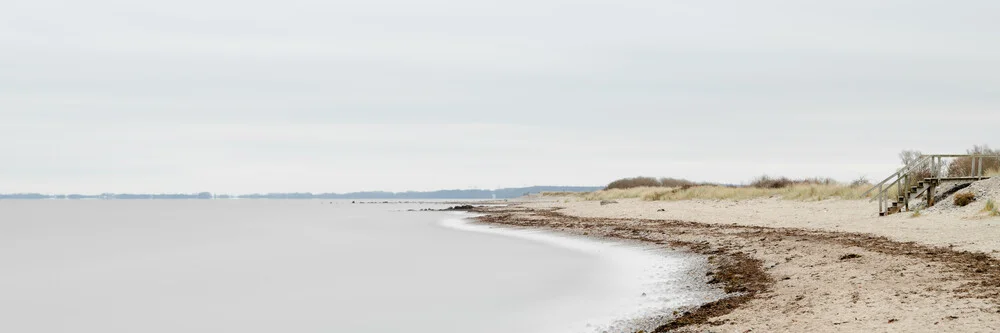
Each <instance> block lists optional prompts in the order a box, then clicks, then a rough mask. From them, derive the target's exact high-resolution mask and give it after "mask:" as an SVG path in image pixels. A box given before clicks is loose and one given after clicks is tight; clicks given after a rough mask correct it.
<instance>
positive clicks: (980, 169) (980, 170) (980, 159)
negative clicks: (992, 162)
mask: <svg viewBox="0 0 1000 333" xmlns="http://www.w3.org/2000/svg"><path fill="white" fill-rule="evenodd" d="M983 175H984V173H983V157H982V156H980V157H979V174H978V175H977V176H979V178H983Z"/></svg>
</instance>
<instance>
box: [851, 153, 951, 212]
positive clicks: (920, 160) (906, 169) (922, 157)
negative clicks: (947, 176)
mask: <svg viewBox="0 0 1000 333" xmlns="http://www.w3.org/2000/svg"><path fill="white" fill-rule="evenodd" d="M933 156H934V155H920V158H918V159H916V160H914V161H913V162H910V164H907V165H904V166H903V167H902V168H899V170H896V172H895V173H893V174H892V175H890V176H889V177H887V178H886V179H885V180H883V181H881V182H879V183H878V184H875V186H872V188H870V189H868V190H867V191H865V193H862V194H861V196H862V197H864V196H866V195H868V194H869V193H871V192H872V191H874V190H875V189H876V188H880V187H881V186H882V185H885V183H887V182H889V181H890V180H893V179H895V178H896V177H898V176H899V175H900V174H902V173H903V172H909V171H910V169H912V168H913V167H915V166H916V165H917V164H923V163H924V162H926V160H927V159H930V158H931V157H933ZM886 190H888V188H885V189H883V190H882V191H880V192H879V194H882V192H885V191H886ZM874 200H875V198H872V199H871V200H868V202H872V201H874Z"/></svg>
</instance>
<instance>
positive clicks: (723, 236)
mask: <svg viewBox="0 0 1000 333" xmlns="http://www.w3.org/2000/svg"><path fill="white" fill-rule="evenodd" d="M994 181H997V180H996V179H995V180H994ZM980 206H982V203H979V204H978V206H977V205H975V204H974V205H970V206H969V207H963V208H954V207H950V208H949V207H945V208H940V209H935V208H931V209H928V210H926V212H925V213H923V215H922V216H920V217H917V218H914V217H911V215H910V214H896V215H893V216H889V217H878V216H877V215H878V214H877V203H869V202H868V201H867V200H825V201H812V202H809V201H791V200H781V199H778V198H765V199H753V200H744V201H733V200H686V201H642V200H638V199H626V200H618V201H617V203H614V204H607V205H602V204H601V203H600V202H597V201H583V200H577V199H573V198H558V197H535V198H530V199H526V200H524V201H521V202H518V203H517V204H514V205H511V206H508V207H492V208H480V209H479V211H480V212H482V213H485V214H487V215H485V216H483V217H481V218H480V221H482V222H485V223H494V224H502V225H510V226H520V227H532V228H544V229H550V230H558V231H561V232H567V233H574V234H581V235H588V236H597V237H612V238H618V239H628V240H638V241H643V242H648V243H651V244H656V245H657V246H663V247H671V248H682V249H687V250H690V251H693V252H697V253H701V254H704V255H706V256H708V258H709V261H710V262H711V263H712V264H713V265H714V266H715V271H714V272H713V273H711V275H710V276H707V277H706V279H707V280H708V281H710V282H711V283H712V284H715V285H718V286H719V287H720V288H723V289H724V290H725V291H727V292H729V297H728V298H726V299H723V300H720V301H717V302H713V303H709V304H706V305H703V306H701V307H699V308H692V309H690V310H689V311H687V312H685V313H681V314H679V317H678V318H677V319H675V320H673V321H671V322H665V323H663V325H662V326H660V327H659V328H658V329H657V330H656V331H657V332H667V331H671V332H672V331H677V332H704V331H711V332H804V331H811V332H992V331H998V330H1000V260H998V258H1000V237H998V236H1000V218H996V217H988V216H983V215H982V214H977V212H978V210H979V209H980V208H981V207H980ZM946 208H947V209H946Z"/></svg>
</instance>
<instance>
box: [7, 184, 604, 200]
mask: <svg viewBox="0 0 1000 333" xmlns="http://www.w3.org/2000/svg"><path fill="white" fill-rule="evenodd" d="M600 189H601V187H590V186H532V187H519V188H504V189H498V190H441V191H432V192H414V191H410V192H381V191H375V192H354V193H315V194H314V193H309V192H305V193H266V194H243V195H228V194H215V195H213V194H212V193H211V192H201V193H193V194H121V193H103V194H93V195H84V194H65V195H64V194H58V195H52V194H39V193H15V194H0V199H109V200H111V199H114V200H139V199H145V200H149V199H213V198H214V199H237V198H238V199H408V200H409V199H493V198H497V199H511V198H517V197H521V196H524V195H529V194H537V193H541V192H592V191H596V190H600Z"/></svg>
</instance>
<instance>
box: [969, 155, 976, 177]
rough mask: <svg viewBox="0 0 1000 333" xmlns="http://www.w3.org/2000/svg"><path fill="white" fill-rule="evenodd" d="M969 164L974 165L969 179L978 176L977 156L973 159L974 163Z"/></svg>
mask: <svg viewBox="0 0 1000 333" xmlns="http://www.w3.org/2000/svg"><path fill="white" fill-rule="evenodd" d="M969 164H972V171H969V177H975V176H976V157H975V156H973V157H972V163H969Z"/></svg>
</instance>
